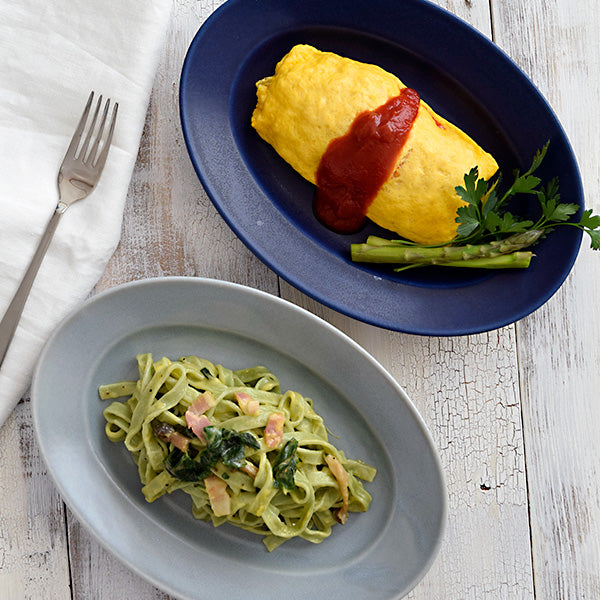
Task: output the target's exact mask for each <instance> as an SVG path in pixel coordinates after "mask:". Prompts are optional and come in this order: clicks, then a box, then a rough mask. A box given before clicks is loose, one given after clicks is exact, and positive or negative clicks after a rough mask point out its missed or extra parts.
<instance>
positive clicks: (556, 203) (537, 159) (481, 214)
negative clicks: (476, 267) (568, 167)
mask: <svg viewBox="0 0 600 600" xmlns="http://www.w3.org/2000/svg"><path fill="white" fill-rule="evenodd" d="M547 150H548V142H547V143H546V144H545V145H544V146H543V147H542V148H541V149H540V150H538V151H537V152H536V153H535V156H534V157H533V162H532V163H531V166H530V167H529V169H528V170H527V171H525V173H523V174H520V173H519V171H515V172H514V181H513V183H512V185H511V186H510V187H509V188H508V189H507V190H506V191H505V192H504V193H503V194H500V193H499V192H498V189H499V187H500V184H501V181H502V176H500V177H499V178H498V179H496V181H495V182H494V183H492V184H488V182H486V181H485V180H484V179H479V174H478V169H477V167H474V168H472V169H471V170H470V171H469V173H467V174H466V175H465V178H464V181H465V184H464V187H463V186H458V187H457V188H456V192H457V194H458V195H459V196H460V197H461V198H462V199H463V200H464V201H465V202H466V203H467V204H465V205H464V206H461V207H459V209H458V211H457V217H456V222H457V223H458V224H459V225H458V229H457V237H456V238H455V239H454V240H453V241H452V244H453V245H456V244H467V243H468V244H473V243H481V242H483V241H487V240H489V239H496V240H497V239H499V238H501V237H503V236H508V235H513V234H515V233H524V232H526V231H531V230H542V231H544V233H549V232H550V231H552V230H553V229H554V227H555V226H556V225H559V224H563V225H571V226H573V227H578V228H579V229H581V230H582V231H584V232H585V233H587V234H588V235H589V236H590V238H591V247H592V248H593V249H594V250H600V231H599V230H598V228H599V227H600V216H597V215H592V210H591V209H588V210H586V211H584V212H583V214H582V216H581V219H580V220H579V221H569V219H570V218H571V216H572V215H574V214H576V213H577V212H578V211H579V205H578V204H572V203H564V202H561V201H560V192H559V182H558V178H556V177H555V178H553V179H551V180H550V181H549V182H548V183H547V185H545V186H544V185H542V180H541V179H540V178H539V177H537V176H535V175H534V174H533V173H534V172H535V171H536V170H537V169H538V168H539V166H540V165H541V163H542V161H543V159H544V157H545V156H546V152H547ZM517 194H529V195H532V196H536V197H537V200H538V202H539V204H540V208H541V215H540V217H539V218H538V220H537V221H535V222H534V221H532V220H530V219H527V218H524V217H521V216H519V215H514V214H513V213H511V212H509V211H508V210H506V209H505V206H506V203H507V202H508V200H510V199H511V198H513V197H514V196H516V195H517Z"/></svg>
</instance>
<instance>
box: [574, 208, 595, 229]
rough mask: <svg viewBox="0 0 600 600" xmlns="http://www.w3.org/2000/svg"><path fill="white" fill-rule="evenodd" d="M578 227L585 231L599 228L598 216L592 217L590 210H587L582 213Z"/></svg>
mask: <svg viewBox="0 0 600 600" xmlns="http://www.w3.org/2000/svg"><path fill="white" fill-rule="evenodd" d="M579 225H581V226H582V227H585V228H586V229H597V228H598V227H600V215H592V209H591V208H588V209H587V210H584V211H583V215H581V220H580V221H579Z"/></svg>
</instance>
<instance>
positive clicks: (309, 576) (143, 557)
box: [32, 277, 446, 600]
mask: <svg viewBox="0 0 600 600" xmlns="http://www.w3.org/2000/svg"><path fill="white" fill-rule="evenodd" d="M140 352H152V353H153V355H154V356H155V357H156V358H160V357H162V356H168V357H171V358H177V357H179V356H181V355H185V354H196V355H199V356H203V357H205V358H208V359H209V360H212V361H213V362H215V363H221V364H223V365H225V366H228V367H231V368H233V369H238V368H243V367H249V366H254V365H258V364H262V365H265V366H267V367H268V368H269V369H271V370H272V371H273V372H274V373H275V374H276V375H277V376H278V377H279V379H280V381H281V384H282V387H283V388H285V389H293V390H296V391H298V392H300V393H302V394H304V395H305V396H309V397H311V398H312V399H313V401H314V404H315V408H316V410H317V412H318V413H320V414H321V415H322V416H323V417H324V419H325V422H326V424H327V425H328V427H329V429H330V431H332V433H333V434H334V435H335V436H337V437H336V438H335V443H336V445H338V446H339V447H340V448H341V449H343V450H344V451H345V452H346V454H347V455H348V456H349V457H352V458H360V459H362V460H364V461H366V462H367V463H369V464H372V465H375V466H376V467H377V469H378V473H377V477H376V478H375V480H374V481H373V483H371V484H367V489H368V490H369V491H370V493H371V494H372V496H373V502H372V504H371V508H370V510H369V511H368V512H367V513H360V514H355V513H353V514H351V518H350V519H349V520H348V523H347V524H346V525H344V526H343V527H342V526H339V527H336V528H335V529H334V532H333V534H332V535H331V537H330V538H328V539H327V540H325V541H324V542H323V543H322V544H319V545H314V544H310V543H308V542H305V541H304V540H292V541H290V542H287V543H286V544H284V545H283V546H281V547H280V548H278V549H277V550H276V551H274V552H273V553H268V552H267V551H266V550H265V548H264V546H263V544H262V542H261V539H260V537H259V536H255V535H252V534H250V533H246V532H244V531H242V530H238V529H236V528H234V527H231V526H229V525H223V526H221V527H219V528H214V527H213V526H212V525H211V524H208V523H204V522H202V521H197V520H195V519H194V518H193V517H192V514H191V505H190V501H189V498H188V497H187V496H186V495H185V494H183V493H179V492H176V493H174V494H172V495H169V496H168V497H163V498H160V499H159V500H157V501H156V502H154V503H153V504H148V503H146V502H145V500H144V498H143V496H142V493H141V490H140V488H141V484H140V482H139V479H138V474H137V468H136V467H135V465H134V464H133V461H132V460H131V458H130V456H129V455H128V452H127V451H126V450H125V449H124V447H123V445H122V444H113V443H111V442H109V441H108V440H107V439H106V437H105V435H104V419H103V416H102V410H103V409H104V408H105V406H106V403H105V402H103V401H101V400H100V399H99V397H98V392H97V389H98V386H99V385H100V384H102V383H109V382H113V381H118V380H120V379H135V378H136V374H137V365H136V361H135V355H136V354H137V353H140ZM32 404H33V416H34V422H35V429H36V433H37V437H38V441H39V445H40V448H41V452H42V455H43V456H44V459H45V460H46V463H47V465H48V469H49V471H50V473H51V475H52V477H53V478H54V480H55V482H56V485H57V486H58V489H59V491H60V493H61V495H62V496H63V498H64V499H65V501H66V502H67V504H68V505H69V507H70V509H71V510H72V511H73V513H74V514H75V515H76V517H77V518H78V519H79V520H80V521H81V522H82V523H83V524H84V525H86V526H87V527H88V529H89V530H90V531H91V532H92V533H93V534H94V535H95V536H96V538H97V539H98V540H99V541H100V542H101V543H102V544H103V545H104V546H105V547H106V548H107V549H109V550H110V551H111V552H113V553H114V554H115V555H116V556H117V557H119V558H120V559H121V560H122V561H123V562H124V563H125V564H127V565H128V566H129V567H130V568H131V569H132V570H134V571H136V572H137V573H138V574H140V575H141V576H142V577H144V578H146V579H147V580H149V581H150V582H151V583H153V584H154V585H156V586H158V587H159V588H162V589H163V590H165V591H166V592H168V593H170V594H172V595H174V596H178V597H180V598H190V599H191V598H207V599H209V598H211V599H212V598H214V597H215V594H217V596H216V597H219V598H225V597H234V595H238V594H239V593H240V592H242V591H245V592H246V593H248V594H250V595H251V596H252V594H258V593H259V592H260V591H261V590H263V591H264V590H266V589H268V590H269V592H270V597H273V598H275V597H281V598H287V599H289V600H291V599H299V598H308V597H313V596H314V594H316V593H317V591H318V596H319V597H322V598H328V600H333V599H340V600H341V599H344V600H352V599H354V598H356V599H357V600H358V599H360V600H368V599H377V600H382V599H384V598H398V597H400V596H402V595H403V594H405V593H407V592H408V591H409V590H410V589H411V588H412V587H413V586H414V585H415V584H416V583H417V582H418V581H419V579H420V578H421V577H422V576H423V575H424V574H425V572H426V570H427V569H428V568H429V566H430V565H431V563H432V561H433V559H434V557H435V555H436V553H437V550H438V548H439V545H440V542H441V538H442V533H443V529H444V524H445V520H446V493H445V485H444V479H443V474H442V471H441V468H440V462H439V459H438V456H437V454H436V451H435V449H434V447H433V444H432V440H431V437H430V435H429V433H428V431H427V430H426V427H425V425H424V423H423V421H422V420H421V418H420V416H419V415H418V413H417V411H416V410H415V408H414V406H413V405H412V403H411V401H410V400H409V398H408V397H407V396H406V394H405V392H404V391H403V390H402V388H400V386H399V385H398V384H397V383H396V382H395V381H394V379H393V378H392V377H391V376H390V375H389V374H388V373H387V372H386V371H385V370H384V369H383V367H382V366H381V365H380V364H379V363H377V362H376V361H375V360H374V359H373V358H372V357H371V356H370V355H369V354H367V353H366V352H365V351H364V350H363V349H362V348H361V347H360V346H359V345H357V344H356V343H355V342H353V341H352V340H351V339H350V338H349V337H347V336H346V335H345V334H343V333H341V332H340V331H338V330H337V329H335V328H334V327H333V326H331V325H329V324H328V323H326V322H325V321H323V320H322V319H320V318H318V317H316V316H314V315H312V314H311V313H309V312H307V311H305V310H303V309H301V308H299V307H297V306H295V305H293V304H291V303H289V302H286V301H285V300H281V299H280V298H277V297H275V296H272V295H270V294H266V293H264V292H260V291H257V290H254V289H251V288H247V287H244V286H240V285H236V284H232V283H226V282H222V281H215V280H209V279H198V278H185V277H174V278H162V279H151V280H144V281H139V282H134V283H129V284H126V285H123V286H120V287H117V288H113V289H112V290H109V291H107V292H104V293H101V294H99V295H97V296H95V297H94V298H92V299H91V300H89V301H87V302H86V303H84V304H83V305H82V306H81V308H79V309H78V310H77V311H75V312H74V313H72V314H71V315H70V316H69V317H68V318H67V319H66V320H65V321H64V322H63V323H62V324H61V325H60V326H59V328H58V329H57V330H56V332H55V333H54V335H53V336H52V338H51V339H50V340H49V342H48V344H47V345H46V347H45V349H44V351H43V353H42V355H41V357H40V361H39V363H38V366H37V368H36V370H35V373H34V379H33V385H32Z"/></svg>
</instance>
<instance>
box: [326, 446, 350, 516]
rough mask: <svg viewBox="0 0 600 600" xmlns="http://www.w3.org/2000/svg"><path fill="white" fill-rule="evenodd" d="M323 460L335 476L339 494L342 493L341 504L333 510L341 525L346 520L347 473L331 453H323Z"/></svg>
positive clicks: (347, 498)
mask: <svg viewBox="0 0 600 600" xmlns="http://www.w3.org/2000/svg"><path fill="white" fill-rule="evenodd" d="M325 462H326V463H327V466H328V467H329V470H330V471H331V473H332V475H333V476H334V477H335V479H336V481H337V483H338V487H339V488H340V494H341V495H342V506H341V507H340V508H338V509H337V510H336V511H335V512H334V516H335V519H336V521H338V523H341V524H342V525H343V524H344V523H345V522H346V521H347V520H348V502H349V495H348V473H347V472H346V469H344V465H342V463H341V462H340V461H339V460H338V459H337V458H336V457H335V456H332V455H331V454H327V455H325Z"/></svg>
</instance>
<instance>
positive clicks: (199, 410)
mask: <svg viewBox="0 0 600 600" xmlns="http://www.w3.org/2000/svg"><path fill="white" fill-rule="evenodd" d="M215 404H216V401H215V398H214V396H213V395H212V394H211V393H210V392H209V391H206V392H203V393H202V394H200V395H199V396H198V397H197V398H196V399H195V400H194V401H193V402H192V405H191V406H190V407H189V408H188V409H187V411H186V413H185V422H186V423H187V426H188V427H189V428H190V429H191V430H192V431H193V432H194V434H195V435H196V437H198V439H199V440H200V441H202V442H203V443H204V442H205V441H206V440H205V439H204V428H205V427H207V426H208V425H210V421H209V420H208V417H207V416H206V415H205V414H204V413H205V412H206V411H207V410H208V409H209V408H212V407H213V406H215Z"/></svg>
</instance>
